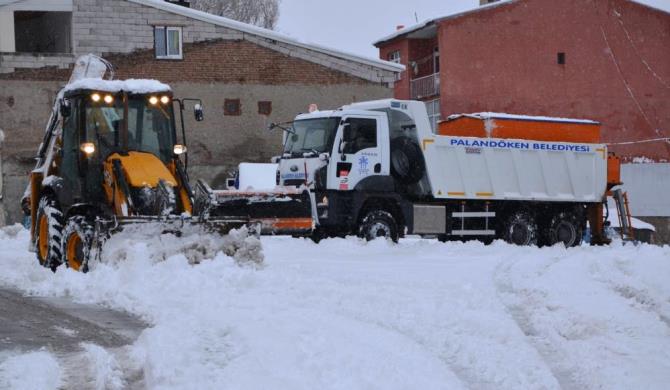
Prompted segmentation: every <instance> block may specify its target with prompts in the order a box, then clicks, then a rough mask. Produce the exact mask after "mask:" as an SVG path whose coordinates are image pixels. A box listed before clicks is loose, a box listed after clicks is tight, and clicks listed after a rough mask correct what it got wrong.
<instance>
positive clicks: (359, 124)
mask: <svg viewBox="0 0 670 390" xmlns="http://www.w3.org/2000/svg"><path fill="white" fill-rule="evenodd" d="M384 130H386V131H384ZM384 136H386V137H384ZM386 138H388V123H387V120H386V117H385V116H384V115H379V116H354V115H350V116H346V117H343V118H342V121H341V124H340V128H339V131H338V132H337V137H336V139H335V145H334V146H335V147H334V156H333V157H334V158H333V159H331V163H330V164H329V172H328V178H329V180H328V188H329V189H332V190H340V191H348V190H353V189H354V188H355V187H356V185H357V184H358V183H359V182H360V181H361V180H363V179H365V178H367V177H370V176H375V175H388V172H389V167H388V161H385V159H384V155H385V153H384V148H383V145H384V144H386V145H388V140H387V141H386V142H384V140H385V139H386ZM386 154H388V150H386ZM386 160H388V159H386ZM331 178H332V179H331Z"/></svg>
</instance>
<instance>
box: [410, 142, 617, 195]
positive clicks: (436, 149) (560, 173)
mask: <svg viewBox="0 0 670 390" xmlns="http://www.w3.org/2000/svg"><path fill="white" fill-rule="evenodd" d="M422 146H423V149H424V156H425V158H426V169H427V172H428V178H429V180H430V184H431V188H432V193H433V196H434V197H435V198H442V199H446V198H449V199H482V200H486V199H491V200H494V199H495V200H507V199H509V200H542V201H564V202H566V201H567V202H598V201H600V200H601V199H602V197H603V195H604V194H605V189H606V182H607V147H606V146H605V145H602V144H574V143H560V142H544V141H528V140H511V139H495V138H470V137H451V136H438V135H433V136H432V137H426V138H424V139H423V145H422Z"/></svg>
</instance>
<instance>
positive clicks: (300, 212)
mask: <svg viewBox="0 0 670 390" xmlns="http://www.w3.org/2000/svg"><path fill="white" fill-rule="evenodd" d="M108 73H113V70H112V68H111V65H109V64H108V63H107V62H106V61H104V60H102V59H101V58H98V57H95V56H92V55H88V56H84V57H81V58H80V59H78V60H77V63H76V65H75V70H74V72H73V77H72V79H71V80H70V82H69V83H68V84H67V85H66V86H65V87H64V88H63V89H62V90H61V91H60V92H59V94H58V96H57V98H56V101H55V103H54V106H53V109H52V113H51V117H50V119H49V123H48V125H47V128H46V131H45V135H44V139H43V140H42V143H41V145H40V148H39V151H38V156H37V166H36V168H35V169H34V170H33V171H32V172H31V174H30V182H29V185H28V188H27V190H26V194H25V196H24V198H23V201H22V203H23V205H24V210H25V211H27V212H29V214H30V217H31V221H32V224H31V233H32V235H31V237H32V240H31V249H32V250H34V251H35V252H36V254H37V258H38V260H39V262H40V263H41V264H42V265H44V266H46V267H49V268H51V269H52V270H54V271H55V269H56V268H57V267H58V266H59V265H60V264H63V263H65V264H66V265H67V266H68V267H70V268H73V269H75V270H81V271H84V272H86V271H87V270H88V264H89V261H90V260H92V259H99V258H100V254H101V252H102V246H103V244H104V242H105V241H106V240H107V239H108V238H109V237H110V236H111V235H112V234H114V233H117V232H120V231H123V230H129V231H137V230H138V229H128V227H129V226H141V229H139V230H142V231H145V232H146V231H154V232H156V233H155V234H161V233H166V232H167V233H173V234H175V235H177V236H179V235H180V234H181V233H182V232H183V231H184V230H185V229H193V228H195V229H201V230H206V231H216V232H219V233H221V234H227V233H228V232H229V231H230V230H231V229H234V228H240V227H243V226H248V227H249V228H250V231H251V232H252V233H254V232H255V233H256V234H260V233H261V231H262V230H263V229H265V230H267V229H268V226H270V228H272V227H273V226H274V227H275V228H278V229H286V230H287V231H288V232H293V230H296V232H299V231H301V230H302V229H308V228H309V229H311V228H312V226H313V225H311V224H312V210H311V203H310V198H309V196H308V195H306V194H303V193H301V192H298V191H295V192H293V193H282V194H278V196H277V197H276V199H275V198H273V199H264V200H263V201H260V202H258V199H256V198H255V197H253V196H251V195H244V194H229V195H228V198H229V199H230V202H228V203H227V202H225V200H224V199H222V197H221V194H220V192H217V191H213V190H211V189H210V188H209V186H207V185H206V184H205V183H204V182H198V187H197V188H198V191H197V194H194V192H193V191H192V190H191V187H190V185H189V177H188V174H187V172H186V167H187V160H186V156H187V154H186V142H185V139H186V133H185V130H184V118H183V117H184V115H183V111H184V107H185V104H186V103H187V102H188V103H190V102H195V104H194V116H195V120H197V121H200V120H202V119H203V112H202V103H201V102H200V101H199V100H198V99H177V98H175V97H174V96H173V94H172V91H171V89H170V87H169V86H167V85H165V84H162V83H160V82H158V81H155V80H107V79H104V78H103V76H104V75H105V74H108ZM111 77H113V75H112V76H111ZM111 77H110V78H111ZM175 107H178V109H179V115H180V117H181V140H178V134H177V130H176V126H175V122H176V121H175V110H174V108H175ZM224 198H225V197H224ZM277 200H278V201H279V202H278V203H277V202H276V201H277ZM256 203H259V207H256V206H254V204H256ZM264 204H265V205H264ZM268 204H269V205H268ZM273 204H275V205H280V206H281V208H283V209H284V210H289V211H288V212H287V213H285V214H284V215H282V216H281V217H280V218H277V214H276V213H274V214H273V215H270V216H268V215H264V214H263V213H264V212H263V210H265V209H268V208H270V209H273V208H274V206H273ZM194 206H197V207H194ZM194 208H195V209H196V210H194ZM308 224H309V226H307V225H308ZM145 226H146V227H145Z"/></svg>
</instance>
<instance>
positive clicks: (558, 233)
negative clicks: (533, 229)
mask: <svg viewBox="0 0 670 390" xmlns="http://www.w3.org/2000/svg"><path fill="white" fill-rule="evenodd" d="M583 233H584V232H583V229H582V224H581V223H580V222H579V219H578V218H577V216H576V215H575V214H574V213H571V212H561V213H558V214H556V215H555V216H554V217H553V218H552V219H551V223H550V225H549V231H548V239H547V243H548V244H549V245H554V244H558V243H559V242H562V243H563V244H564V245H565V247H566V248H570V247H573V246H577V245H579V244H581V243H582V235H583Z"/></svg>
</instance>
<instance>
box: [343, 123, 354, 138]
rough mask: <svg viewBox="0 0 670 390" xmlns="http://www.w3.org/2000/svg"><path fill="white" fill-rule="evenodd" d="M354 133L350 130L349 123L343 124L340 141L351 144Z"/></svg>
mask: <svg viewBox="0 0 670 390" xmlns="http://www.w3.org/2000/svg"><path fill="white" fill-rule="evenodd" d="M353 136H354V133H353V131H352V130H351V123H349V122H344V124H343V125H342V140H343V141H344V142H351V141H352V139H353Z"/></svg>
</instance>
